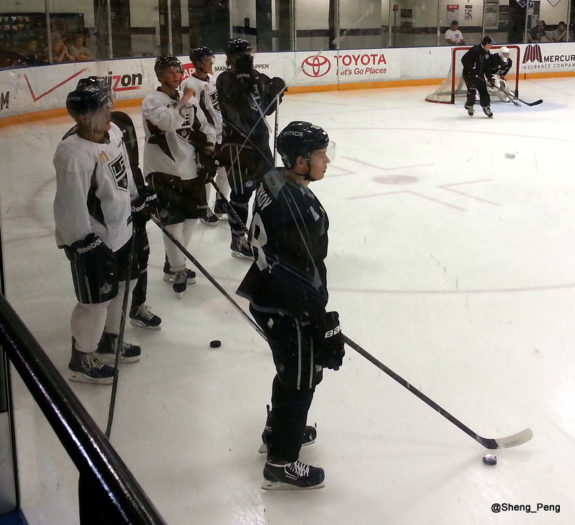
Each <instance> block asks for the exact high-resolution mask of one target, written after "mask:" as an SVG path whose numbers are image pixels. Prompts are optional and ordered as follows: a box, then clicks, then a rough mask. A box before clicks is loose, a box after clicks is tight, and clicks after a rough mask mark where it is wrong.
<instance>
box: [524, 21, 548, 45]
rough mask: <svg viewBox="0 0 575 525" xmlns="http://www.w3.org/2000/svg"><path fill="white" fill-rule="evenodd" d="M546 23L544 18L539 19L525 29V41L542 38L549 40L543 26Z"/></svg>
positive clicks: (536, 40) (535, 40) (538, 40)
mask: <svg viewBox="0 0 575 525" xmlns="http://www.w3.org/2000/svg"><path fill="white" fill-rule="evenodd" d="M546 27H547V25H546V24H545V21H544V20H539V22H537V25H536V26H533V27H532V28H531V29H530V30H529V31H527V42H541V39H542V38H545V39H546V40H549V41H551V39H550V38H549V37H548V36H547V33H546V31H545V28H546Z"/></svg>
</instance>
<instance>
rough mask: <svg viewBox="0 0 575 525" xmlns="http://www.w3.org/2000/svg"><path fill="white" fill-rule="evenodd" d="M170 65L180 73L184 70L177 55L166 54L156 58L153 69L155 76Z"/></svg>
mask: <svg viewBox="0 0 575 525" xmlns="http://www.w3.org/2000/svg"><path fill="white" fill-rule="evenodd" d="M171 67H175V68H177V69H179V70H180V71H181V72H182V73H183V72H184V66H182V63H181V62H180V61H179V59H178V57H174V56H166V57H158V58H156V63H155V64H154V71H155V73H156V76H157V77H159V76H160V75H161V74H162V72H163V71H164V70H165V69H169V68H171Z"/></svg>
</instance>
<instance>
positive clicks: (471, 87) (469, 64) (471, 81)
mask: <svg viewBox="0 0 575 525" xmlns="http://www.w3.org/2000/svg"><path fill="white" fill-rule="evenodd" d="M492 43H493V40H491V37H489V36H485V37H483V39H482V40H481V44H477V45H475V46H473V47H472V48H471V49H469V51H467V53H465V54H464V55H463V56H462V57H461V63H462V64H463V74H462V76H463V79H464V80H465V84H466V85H467V101H466V103H465V109H466V110H467V114H468V115H469V116H470V117H471V116H473V105H474V104H475V97H476V95H477V93H479V103H480V104H481V107H482V108H483V112H484V113H485V114H486V115H487V116H488V117H489V118H491V117H493V113H492V112H491V97H490V96H489V92H488V91H487V83H489V84H490V85H493V82H494V79H493V74H492V73H491V62H490V58H489V57H490V55H491V53H489V49H490V48H491V44H492Z"/></svg>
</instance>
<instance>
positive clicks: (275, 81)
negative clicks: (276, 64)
mask: <svg viewBox="0 0 575 525" xmlns="http://www.w3.org/2000/svg"><path fill="white" fill-rule="evenodd" d="M270 89H271V94H272V96H274V97H277V96H279V98H280V102H281V99H282V98H283V96H284V93H285V92H286V91H287V90H288V88H287V85H286V83H285V82H284V79H283V78H280V77H274V78H272V80H271V86H270Z"/></svg>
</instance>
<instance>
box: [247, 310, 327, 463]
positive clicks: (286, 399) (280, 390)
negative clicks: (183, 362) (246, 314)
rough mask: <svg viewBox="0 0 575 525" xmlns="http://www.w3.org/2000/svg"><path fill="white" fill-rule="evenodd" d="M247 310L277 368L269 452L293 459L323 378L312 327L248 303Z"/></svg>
mask: <svg viewBox="0 0 575 525" xmlns="http://www.w3.org/2000/svg"><path fill="white" fill-rule="evenodd" d="M250 312H251V313H252V315H253V316H254V319H255V320H256V321H257V323H258V324H259V325H260V327H261V328H262V330H263V331H264V333H265V335H266V337H267V340H268V344H269V346H270V348H271V351H272V355H273V359H274V364H275V367H276V375H275V377H274V380H273V383H272V399H271V401H272V403H271V405H272V407H271V412H270V416H269V420H268V422H269V423H270V426H271V434H270V437H269V442H268V454H269V455H270V456H273V457H275V458H281V459H284V460H286V461H289V462H292V461H295V460H297V459H298V457H299V452H300V449H301V445H302V440H303V435H304V430H305V426H306V422H307V414H308V411H309V407H310V405H311V402H312V400H313V395H314V392H315V387H316V385H318V384H319V383H320V382H321V380H322V377H323V369H322V367H321V366H320V365H318V364H317V363H316V355H315V348H314V342H313V337H312V328H311V325H309V324H307V323H306V322H302V321H300V320H299V319H297V318H296V317H293V316H289V315H279V314H270V313H263V312H261V311H258V310H256V309H255V308H253V306H251V305H250Z"/></svg>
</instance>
